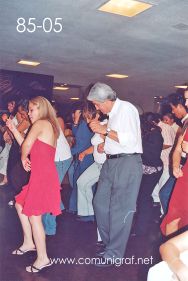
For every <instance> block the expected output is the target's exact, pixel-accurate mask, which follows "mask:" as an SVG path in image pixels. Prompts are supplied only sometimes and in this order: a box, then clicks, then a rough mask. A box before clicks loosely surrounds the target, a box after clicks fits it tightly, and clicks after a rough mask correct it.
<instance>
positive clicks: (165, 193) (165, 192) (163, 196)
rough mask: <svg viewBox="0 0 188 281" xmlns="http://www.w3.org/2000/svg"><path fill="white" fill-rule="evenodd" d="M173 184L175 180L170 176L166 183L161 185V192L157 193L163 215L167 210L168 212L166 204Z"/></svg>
mask: <svg viewBox="0 0 188 281" xmlns="http://www.w3.org/2000/svg"><path fill="white" fill-rule="evenodd" d="M175 182H176V178H175V177H172V176H171V177H170V178H169V179H168V180H167V182H166V183H165V184H164V185H163V187H162V188H161V190H160V192H159V198H160V202H161V206H162V209H163V212H164V213H165V214H166V213H167V210H168V204H169V201H170V197H171V194H172V191H173V188H174V185H175Z"/></svg>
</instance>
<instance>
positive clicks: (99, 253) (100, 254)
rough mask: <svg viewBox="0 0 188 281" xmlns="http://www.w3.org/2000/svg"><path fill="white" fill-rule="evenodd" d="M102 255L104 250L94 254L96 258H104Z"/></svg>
mask: <svg viewBox="0 0 188 281" xmlns="http://www.w3.org/2000/svg"><path fill="white" fill-rule="evenodd" d="M104 253H105V251H104V250H103V251H100V252H97V253H96V256H97V257H103V256H104Z"/></svg>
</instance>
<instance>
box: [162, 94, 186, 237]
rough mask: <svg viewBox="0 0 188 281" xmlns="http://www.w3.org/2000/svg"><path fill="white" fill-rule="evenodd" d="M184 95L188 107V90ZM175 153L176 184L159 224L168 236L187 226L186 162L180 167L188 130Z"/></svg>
mask: <svg viewBox="0 0 188 281" xmlns="http://www.w3.org/2000/svg"><path fill="white" fill-rule="evenodd" d="M184 95H185V99H186V103H185V105H186V106H187V107H188V90H186V91H185V93H184ZM176 151H177V153H176V157H173V174H174V176H175V177H176V178H177V182H176V185H175V187H174V190H173V193H172V196H171V199H170V203H169V207H168V213H167V214H166V216H165V217H164V219H163V221H162V224H161V231H162V233H163V234H164V235H170V234H171V233H173V232H176V231H177V230H178V229H180V228H182V227H184V226H187V225H188V203H187V202H188V160H187V161H186V163H185V165H184V166H183V168H182V169H181V167H180V160H181V154H182V152H185V153H188V128H187V129H186V131H185V132H184V133H183V135H182V136H180V137H179V139H178V143H177V147H176ZM177 154H178V155H177Z"/></svg>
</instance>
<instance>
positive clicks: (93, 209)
mask: <svg viewBox="0 0 188 281" xmlns="http://www.w3.org/2000/svg"><path fill="white" fill-rule="evenodd" d="M166 100H167V104H168V105H169V111H168V112H165V113H164V114H163V115H159V114H157V113H152V112H147V113H144V114H142V116H139V114H138V111H137V109H136V108H135V107H134V106H133V105H132V104H131V103H129V102H127V101H122V100H120V99H119V98H118V97H117V94H116V92H115V91H114V90H113V89H112V88H111V87H109V86H108V85H106V84H103V83H96V84H94V85H93V86H92V87H91V88H90V90H89V92H88V95H87V101H85V102H83V103H82V102H79V103H75V104H74V105H73V107H72V126H71V130H70V129H66V126H65V123H64V120H63V119H62V118H61V117H60V116H59V114H58V111H57V108H56V107H55V106H52V105H51V104H50V102H49V101H48V100H47V99H45V98H44V97H34V98H32V99H30V100H29V101H27V100H21V101H19V103H18V104H16V102H15V101H14V100H11V101H9V102H8V104H7V110H8V111H9V114H3V115H2V122H3V123H4V125H3V124H2V126H1V132H2V133H1V135H2V137H1V147H2V148H1V153H0V173H1V174H2V175H3V180H2V182H1V183H0V185H1V187H4V188H6V185H7V184H9V185H10V186H11V187H12V188H13V192H12V200H11V201H10V202H9V204H15V208H16V210H17V213H18V216H19V219H20V222H21V225H22V229H23V242H22V243H21V245H19V246H18V247H16V249H15V250H14V251H13V252H12V254H13V255H23V254H25V253H26V252H28V251H36V253H37V258H36V260H35V261H34V263H33V264H32V265H29V266H27V267H26V271H28V272H33V273H37V272H39V271H41V270H42V269H43V268H45V267H48V266H50V265H52V263H51V261H50V258H49V257H48V255H47V250H46V242H45V235H54V234H55V233H56V217H57V216H58V215H59V214H60V213H61V212H62V210H64V209H65V207H64V205H63V202H62V199H61V193H60V191H61V188H62V187H61V184H62V181H63V179H64V177H65V175H66V174H67V173H68V178H69V184H70V187H71V195H70V200H69V206H68V207H67V210H66V211H67V212H70V213H72V214H74V215H75V216H76V218H77V219H78V220H80V221H83V222H86V223H87V222H89V221H94V220H96V222H97V230H96V231H97V237H98V243H99V244H100V249H99V251H98V252H97V253H96V255H97V256H98V257H100V259H99V260H98V261H97V262H96V263H95V265H96V266H98V267H108V266H113V262H114V259H116V258H118V259H121V258H123V257H124V255H125V251H126V247H127V242H128V239H129V236H130V234H131V235H136V236H145V237H146V238H147V237H148V235H149V233H150V225H151V224H152V223H154V221H153V213H152V212H153V210H154V209H155V208H154V206H156V207H157V210H160V212H159V213H158V215H157V216H158V217H157V218H156V219H157V220H158V222H160V221H161V225H160V227H161V232H162V234H163V235H164V236H167V237H168V238H169V240H167V242H165V243H164V244H163V245H162V246H161V247H160V252H161V256H162V259H163V260H164V261H165V262H166V263H165V264H162V263H160V264H158V265H156V266H154V267H152V268H151V269H150V270H149V273H148V281H154V280H162V279H161V277H159V276H163V280H165V281H168V280H169V281H170V280H171V278H174V280H181V281H187V280H188V267H187V266H186V265H185V263H184V260H183V258H184V253H183V252H186V250H188V243H187V242H186V238H187V236H188V232H186V226H187V225H188V222H187V219H188V216H187V212H188V207H187V196H186V195H187V193H188V191H187V190H188V189H187V179H188V167H187V165H188V164H187V162H186V154H187V153H188V131H187V127H188V114H187V105H188V102H187V100H188V90H186V91H185V93H184V94H179V93H175V94H171V95H169V96H168V97H167V99H166ZM20 151H21V152H20ZM182 229H184V232H183V233H181V234H179V235H177V236H175V235H176V234H177V233H178V231H179V230H182ZM173 235H174V236H175V237H173V238H172V236H173ZM182 255H183V258H182ZM160 274H161V275H160ZM164 274H166V275H164ZM173 274H174V275H173ZM156 276H158V277H156ZM164 276H166V277H165V278H164ZM154 278H155V279H154Z"/></svg>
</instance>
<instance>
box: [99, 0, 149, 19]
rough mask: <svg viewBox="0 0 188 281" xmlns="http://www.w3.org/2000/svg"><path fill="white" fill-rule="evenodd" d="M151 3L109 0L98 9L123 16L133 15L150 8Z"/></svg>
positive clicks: (133, 0)
mask: <svg viewBox="0 0 188 281" xmlns="http://www.w3.org/2000/svg"><path fill="white" fill-rule="evenodd" d="M151 7H152V5H151V4H148V3H144V2H141V1H135V0H110V1H108V2H107V3H106V4H104V5H103V6H101V7H100V8H99V9H98V10H99V11H103V12H107V13H112V14H117V15H121V16H125V17H134V16H136V15H138V14H140V13H142V12H143V11H145V10H147V9H149V8H151Z"/></svg>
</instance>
